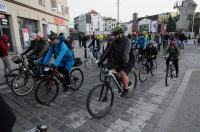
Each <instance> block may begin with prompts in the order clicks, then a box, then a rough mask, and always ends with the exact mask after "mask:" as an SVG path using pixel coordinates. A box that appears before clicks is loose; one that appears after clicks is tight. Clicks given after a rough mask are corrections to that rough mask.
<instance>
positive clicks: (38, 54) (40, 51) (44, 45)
mask: <svg viewBox="0 0 200 132" xmlns="http://www.w3.org/2000/svg"><path fill="white" fill-rule="evenodd" d="M48 48H49V43H48V41H47V40H45V39H44V35H43V33H42V32H38V33H37V34H36V41H35V46H34V47H33V49H32V50H30V51H31V52H30V51H28V53H29V52H30V53H29V54H28V55H27V57H28V58H31V59H34V60H36V59H38V62H40V61H42V59H43V57H44V56H45V55H46V52H47V50H48ZM26 54H27V52H26V51H25V52H24V53H22V55H26ZM39 58H40V59H39Z"/></svg>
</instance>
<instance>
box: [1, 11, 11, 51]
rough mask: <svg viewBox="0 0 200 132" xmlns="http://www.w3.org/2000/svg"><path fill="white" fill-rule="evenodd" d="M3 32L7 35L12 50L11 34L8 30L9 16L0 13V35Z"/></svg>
mask: <svg viewBox="0 0 200 132" xmlns="http://www.w3.org/2000/svg"><path fill="white" fill-rule="evenodd" d="M4 34H6V35H8V36H9V43H10V48H9V50H10V51H13V44H12V36H11V32H10V23H9V16H8V15H5V14H1V13H0V37H2V36H3V35H4Z"/></svg>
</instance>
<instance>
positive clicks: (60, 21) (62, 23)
mask: <svg viewBox="0 0 200 132" xmlns="http://www.w3.org/2000/svg"><path fill="white" fill-rule="evenodd" d="M54 24H57V25H64V24H65V20H63V19H60V18H58V17H55V18H54Z"/></svg>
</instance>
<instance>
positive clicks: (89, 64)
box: [84, 48, 98, 70]
mask: <svg viewBox="0 0 200 132" xmlns="http://www.w3.org/2000/svg"><path fill="white" fill-rule="evenodd" d="M97 62H98V60H97V59H96V58H95V57H94V54H93V49H92V48H90V50H89V54H88V56H87V58H85V60H84V65H85V68H86V69H87V70H91V69H92V67H93V65H94V63H97Z"/></svg>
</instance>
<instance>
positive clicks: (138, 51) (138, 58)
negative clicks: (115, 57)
mask: <svg viewBox="0 0 200 132" xmlns="http://www.w3.org/2000/svg"><path fill="white" fill-rule="evenodd" d="M141 52H142V51H141V49H136V50H135V54H136V55H135V63H134V68H135V69H139V68H140V66H141V64H142V63H143V60H144V57H143V55H142V53H141Z"/></svg>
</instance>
